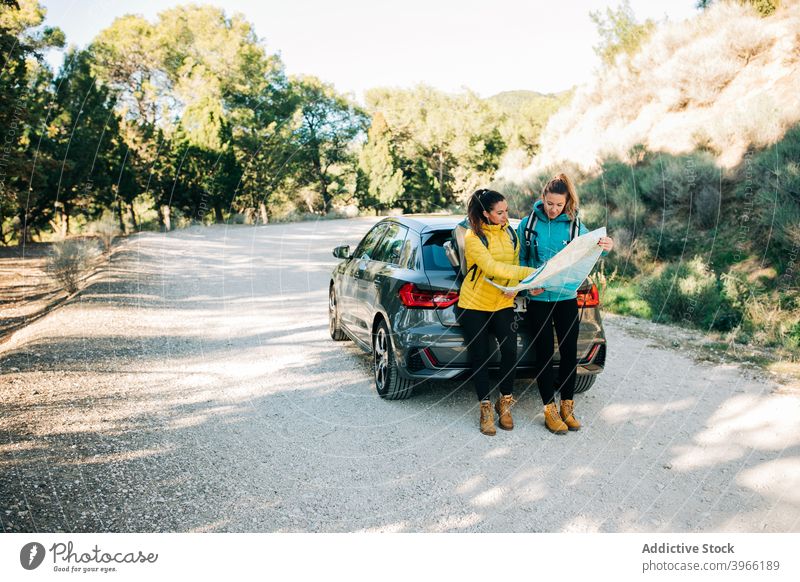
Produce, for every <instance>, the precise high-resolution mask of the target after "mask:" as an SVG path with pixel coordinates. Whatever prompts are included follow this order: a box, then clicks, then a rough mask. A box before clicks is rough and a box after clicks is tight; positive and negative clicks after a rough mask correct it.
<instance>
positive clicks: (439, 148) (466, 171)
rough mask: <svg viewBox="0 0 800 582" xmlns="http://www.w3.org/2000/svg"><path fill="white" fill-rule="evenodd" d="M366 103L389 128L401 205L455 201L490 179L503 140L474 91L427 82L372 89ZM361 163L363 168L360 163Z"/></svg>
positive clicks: (492, 113) (430, 206) (491, 112)
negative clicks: (452, 91)
mask: <svg viewBox="0 0 800 582" xmlns="http://www.w3.org/2000/svg"><path fill="white" fill-rule="evenodd" d="M366 100H367V108H368V110H369V111H370V112H371V113H372V114H373V116H374V115H376V114H377V113H378V112H380V114H381V115H382V117H383V119H384V120H385V121H386V124H387V126H388V129H389V132H390V133H389V134H388V137H389V149H390V151H391V152H392V156H393V158H394V161H393V167H395V168H399V169H401V170H402V172H403V187H404V193H403V199H402V201H401V206H402V207H403V208H404V209H406V210H409V211H411V210H412V209H414V210H435V209H439V208H444V207H447V206H449V205H451V204H454V203H459V202H460V201H461V200H463V198H464V197H465V196H467V195H468V194H469V193H471V192H472V191H474V190H475V189H476V188H478V187H479V186H482V185H485V184H486V183H488V182H489V181H490V180H491V177H492V175H493V174H494V172H495V170H496V169H497V167H498V166H499V162H500V157H501V156H502V154H503V153H504V151H505V148H506V144H505V142H504V141H503V137H502V135H501V134H500V131H499V129H498V124H499V119H500V117H499V114H498V113H497V111H496V110H495V109H494V108H493V107H492V106H490V104H489V103H487V102H486V101H483V100H481V99H480V98H478V97H477V95H475V94H473V93H470V92H465V93H462V94H460V95H449V94H446V93H442V92H440V91H436V90H435V89H432V88H430V87H425V86H419V87H417V88H415V89H412V90H395V89H373V90H371V91H369V92H368V93H367V95H366ZM362 169H363V168H362Z"/></svg>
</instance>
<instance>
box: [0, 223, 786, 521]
mask: <svg viewBox="0 0 800 582" xmlns="http://www.w3.org/2000/svg"><path fill="white" fill-rule="evenodd" d="M373 222H374V219H354V220H341V221H321V222H317V223H312V222H307V223H299V224H287V225H269V226H263V227H256V228H253V227H246V226H236V227H222V226H220V227H212V228H192V229H188V230H184V231H178V232H173V233H170V234H168V235H163V234H154V233H148V234H141V235H137V236H134V237H131V238H128V239H126V240H125V241H123V242H122V243H121V244H120V245H119V246H118V247H117V250H116V252H115V254H114V256H113V259H112V261H111V264H110V267H109V268H108V269H107V270H105V271H104V272H102V273H100V274H99V275H98V276H97V277H95V278H94V279H93V280H92V282H91V284H90V285H89V286H88V287H87V288H86V289H85V290H84V291H83V292H82V293H81V294H80V295H79V296H77V297H76V298H74V299H73V300H71V301H69V302H68V303H67V304H65V305H63V306H61V307H59V308H58V309H56V310H55V311H54V312H52V313H51V314H49V315H48V316H46V317H44V318H42V319H40V320H38V321H36V322H35V323H33V324H31V325H30V326H28V327H26V328H24V329H23V330H21V331H19V332H17V333H16V334H15V335H14V337H13V338H12V339H11V340H10V341H9V342H7V343H6V344H3V345H2V346H0V528H2V531H5V532H17V531H26V532H31V531H46V532H53V531H65V532H94V531H98V532H99V531H102V532H105V531H113V532H162V531H179V532H188V531H225V532H229V531H236V532H252V531H259V532H260V531H268V532H294V531H367V532H377V531H423V532H448V531H452V532H455V531H469V532H496V531H502V532H575V531H588V532H595V531H599V532H653V531H655V532H683V531H688V532H708V531H737V532H739V531H741V532H760V531H776V532H787V531H793V532H796V531H798V530H800V431H798V425H800V423H799V422H798V420H800V394H799V393H798V392H797V391H795V390H792V389H787V388H786V387H784V386H780V385H779V384H776V383H774V382H773V381H772V380H770V379H769V378H767V377H765V376H763V375H760V374H758V373H757V372H754V371H752V370H747V369H743V368H740V367H738V366H737V365H734V364H726V363H708V362H700V361H697V359H696V358H694V357H692V354H691V353H690V352H689V351H687V350H684V349H672V348H670V347H668V346H669V345H671V342H672V340H673V338H675V337H678V338H679V339H680V338H681V337H683V336H682V335H681V334H680V332H678V331H676V330H675V329H674V328H670V327H666V326H656V325H653V324H648V323H644V322H642V323H639V322H636V321H632V320H629V319H625V318H619V317H610V316H609V317H607V318H606V331H607V336H608V341H609V352H608V360H607V369H606V371H605V372H604V373H603V374H602V375H601V376H600V378H599V380H598V382H597V383H596V384H595V386H594V387H593V388H592V389H591V390H590V391H588V392H587V393H585V394H582V395H578V396H577V398H576V404H577V406H576V413H577V415H578V417H579V418H580V419H581V420H582V421H583V423H584V428H583V430H581V431H580V432H577V433H570V434H568V435H565V436H556V435H551V434H550V433H549V432H547V431H546V430H545V428H544V426H543V422H542V418H543V417H542V415H541V407H540V402H539V400H538V395H536V394H535V391H531V390H530V388H529V386H528V382H527V381H519V382H518V384H517V389H516V393H517V395H518V396H519V405H518V406H517V408H515V414H514V418H515V422H516V428H515V429H514V430H513V431H512V432H504V431H498V434H497V436H495V437H492V438H489V437H486V436H483V435H481V434H480V433H479V432H478V412H477V402H476V398H475V395H474V393H473V390H472V387H471V386H469V385H463V386H462V385H460V384H457V383H452V382H450V383H438V384H430V385H426V386H424V387H423V388H422V389H420V390H419V391H418V392H417V394H416V395H415V396H414V397H412V398H411V399H409V400H405V401H399V402H386V401H383V400H381V399H379V398H378V396H377V395H376V394H375V392H374V388H373V385H372V376H371V371H370V360H369V357H368V356H367V355H365V354H363V353H362V352H360V351H359V350H358V349H357V348H356V347H354V346H353V345H352V344H351V343H350V342H342V343H337V342H333V341H331V340H330V338H329V336H328V329H327V311H326V309H327V283H328V280H329V273H330V270H331V268H332V267H333V265H334V264H335V262H336V259H334V258H333V256H332V255H331V249H332V247H333V246H335V245H337V244H340V243H350V244H354V243H355V242H356V241H357V240H358V239H359V238H360V237H361V236H362V235H363V234H364V233H365V232H366V230H367V229H368V228H369V226H370V225H371V224H372V223H373ZM679 343H680V341H679ZM665 346H667V347H665Z"/></svg>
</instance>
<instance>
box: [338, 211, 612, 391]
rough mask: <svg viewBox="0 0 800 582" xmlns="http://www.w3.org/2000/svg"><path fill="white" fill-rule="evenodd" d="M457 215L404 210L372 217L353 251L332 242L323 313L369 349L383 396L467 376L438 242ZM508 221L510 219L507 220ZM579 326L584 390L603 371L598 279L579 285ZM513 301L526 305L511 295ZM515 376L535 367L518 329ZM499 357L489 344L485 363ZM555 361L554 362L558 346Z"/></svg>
mask: <svg viewBox="0 0 800 582" xmlns="http://www.w3.org/2000/svg"><path fill="white" fill-rule="evenodd" d="M462 219H463V217H462V216H443V215H406V216H400V217H390V218H385V219H383V220H381V221H380V222H378V223H377V224H375V226H373V227H372V228H371V229H370V231H369V232H368V233H367V234H366V235H365V236H364V238H363V239H362V240H361V242H360V243H359V244H358V246H357V247H356V248H355V250H354V251H352V252H351V251H350V247H349V246H339V247H336V248H335V249H334V250H333V255H334V256H335V257H337V258H339V259H342V261H341V262H340V263H339V264H338V265H337V266H336V268H334V270H333V273H332V274H331V280H330V287H329V291H328V293H329V302H328V315H329V327H330V334H331V338H333V339H334V340H336V341H341V340H346V339H351V340H353V341H354V342H355V343H356V344H357V345H358V346H359V347H361V348H362V349H363V350H364V351H366V352H368V353H371V354H372V362H373V370H374V374H375V388H376V390H377V392H378V394H379V395H380V396H381V397H382V398H386V399H390V400H398V399H402V398H408V397H409V396H411V394H412V391H413V389H414V387H415V386H417V385H419V384H420V383H421V382H422V381H424V380H454V379H463V378H467V377H469V375H470V372H471V367H470V362H469V358H468V356H467V349H466V346H465V344H464V336H463V333H462V331H461V326H460V325H459V323H458V313H457V312H458V310H459V308H458V306H457V302H458V292H459V287H460V280H459V270H458V268H457V267H454V266H453V265H452V263H451V260H450V259H448V257H447V253H446V250H445V243H447V242H448V241H451V238H452V232H453V228H454V227H455V226H456V225H457V224H458V223H459V222H460V221H461V220H462ZM512 222H513V221H512ZM577 302H578V306H579V307H580V318H581V319H580V331H579V334H578V362H577V363H578V372H577V380H576V385H575V391H576V392H585V391H586V390H588V389H589V388H590V387H591V386H592V384H594V381H595V378H596V376H597V374H599V373H600V372H602V371H603V368H604V366H605V359H606V337H605V332H604V331H603V322H602V319H601V317H600V309H599V306H600V301H599V297H598V292H597V287H596V286H595V285H594V284H592V283H591V282H590V281H589V280H587V281H586V282H584V284H583V285H582V286H581V288H580V289H579V290H578V298H577ZM516 309H517V310H519V311H523V310H524V309H525V299H524V298H518V301H517V305H516ZM517 344H518V346H517V347H518V358H519V359H518V365H517V377H526V376H527V377H531V376H532V375H533V371H534V353H533V343H532V341H531V337H530V335H529V334H528V333H527V331H526V329H525V326H521V327H520V331H519V333H518V339H517ZM499 363H500V352H499V348H496V349H495V352H494V354H493V355H492V360H491V363H490V370H495V371H496V370H497V369H498V368H499ZM553 365H554V366H557V365H558V349H557V348H556V351H555V362H554V364H553Z"/></svg>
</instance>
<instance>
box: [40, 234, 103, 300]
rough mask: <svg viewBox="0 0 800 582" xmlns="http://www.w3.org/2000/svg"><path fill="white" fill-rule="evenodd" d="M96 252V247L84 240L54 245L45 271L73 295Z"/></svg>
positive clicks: (66, 241)
mask: <svg viewBox="0 0 800 582" xmlns="http://www.w3.org/2000/svg"><path fill="white" fill-rule="evenodd" d="M98 252H99V251H98V249H97V245H95V244H94V243H92V242H89V241H85V240H65V241H62V242H57V243H54V244H53V246H52V248H51V249H50V255H49V256H48V258H47V270H48V272H49V273H50V274H51V275H52V276H53V277H55V278H56V279H57V280H58V281H59V282H60V283H61V284H62V285H64V287H65V288H66V290H67V292H68V293H70V294H72V293H75V292H76V291H77V290H78V287H79V283H80V280H81V277H82V276H83V275H84V274H85V273H86V272H87V271H88V270H89V269H90V268H91V265H92V261H94V259H95V258H97V255H98Z"/></svg>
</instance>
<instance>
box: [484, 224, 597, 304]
mask: <svg viewBox="0 0 800 582" xmlns="http://www.w3.org/2000/svg"><path fill="white" fill-rule="evenodd" d="M604 236H606V228H605V227H601V228H598V229H596V230H593V231H591V232H587V233H586V234H584V235H583V236H579V237H577V238H575V239H574V240H573V241H572V242H571V243H569V244H568V245H567V246H565V247H564V248H563V249H562V250H561V251H559V253H558V254H557V255H556V256H554V257H553V258H552V259H550V260H549V261H547V262H546V263H545V264H544V265H542V266H541V267H540V268H538V269H536V271H534V272H533V274H531V275H528V276H527V277H526V278H525V279H523V280H522V281H520V282H519V285H517V286H516V287H503V286H502V285H498V284H497V283H495V282H494V281H489V279H488V278H487V279H486V280H487V281H489V283H491V284H492V285H494V286H495V287H497V288H498V289H500V290H501V291H506V292H512V291H523V290H526V289H540V288H541V289H545V290H546V291H569V292H572V291H577V290H578V287H580V286H581V284H582V283H583V281H584V280H585V279H586V277H588V276H589V273H591V272H592V269H593V268H594V266H595V264H596V263H597V259H599V258H600V254H601V253H602V252H603V249H602V247H600V246H599V245H598V244H597V243H598V242H599V241H600V239H601V238H603V237H604Z"/></svg>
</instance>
